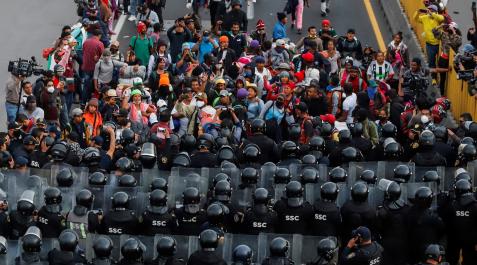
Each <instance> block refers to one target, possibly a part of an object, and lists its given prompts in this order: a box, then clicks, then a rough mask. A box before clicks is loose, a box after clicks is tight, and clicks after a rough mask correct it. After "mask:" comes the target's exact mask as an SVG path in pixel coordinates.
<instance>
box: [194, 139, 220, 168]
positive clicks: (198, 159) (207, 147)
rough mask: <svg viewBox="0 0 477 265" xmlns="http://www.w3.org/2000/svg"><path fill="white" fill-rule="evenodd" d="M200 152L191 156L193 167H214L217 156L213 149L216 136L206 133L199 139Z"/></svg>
mask: <svg viewBox="0 0 477 265" xmlns="http://www.w3.org/2000/svg"><path fill="white" fill-rule="evenodd" d="M197 147H198V152H196V153H195V154H193V155H192V156H191V157H190V160H191V164H190V166H191V167H197V168H200V167H214V166H215V164H216V163H217V157H216V155H215V154H214V153H212V150H213V148H214V137H213V136H212V135H210V134H208V133H204V134H202V135H201V136H199V138H198V139H197Z"/></svg>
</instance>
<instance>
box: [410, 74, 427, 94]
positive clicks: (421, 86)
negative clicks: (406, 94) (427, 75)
mask: <svg viewBox="0 0 477 265" xmlns="http://www.w3.org/2000/svg"><path fill="white" fill-rule="evenodd" d="M408 82H409V89H411V90H412V91H420V90H425V89H426V88H427V86H428V82H427V80H426V79H424V78H423V77H421V76H419V75H411V78H410V79H409V80H408Z"/></svg>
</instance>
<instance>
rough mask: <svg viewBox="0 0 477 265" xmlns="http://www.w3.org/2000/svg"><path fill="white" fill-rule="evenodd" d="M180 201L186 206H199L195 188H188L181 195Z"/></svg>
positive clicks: (198, 195) (198, 197) (198, 194)
mask: <svg viewBox="0 0 477 265" xmlns="http://www.w3.org/2000/svg"><path fill="white" fill-rule="evenodd" d="M182 200H183V203H184V205H188V204H199V203H200V193H199V190H198V189H197V188H196V187H188V188H186V189H185V190H184V192H183V193H182Z"/></svg>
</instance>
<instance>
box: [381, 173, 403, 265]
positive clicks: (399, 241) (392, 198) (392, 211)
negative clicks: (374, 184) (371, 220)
mask: <svg viewBox="0 0 477 265" xmlns="http://www.w3.org/2000/svg"><path fill="white" fill-rule="evenodd" d="M380 184H381V185H383V186H385V190H384V193H385V195H384V196H385V197H384V202H383V204H382V205H380V206H378V210H377V221H376V226H377V231H378V232H379V235H380V236H381V238H382V241H381V242H382V245H383V247H384V249H385V250H386V251H384V254H383V262H384V263H385V264H389V265H399V264H407V261H408V256H409V254H408V244H409V241H408V237H407V229H408V228H407V223H406V215H407V213H408V211H409V206H408V205H407V204H406V202H404V201H403V200H401V199H400V197H401V186H399V184H398V183H397V182H395V181H389V180H386V179H382V180H380Z"/></svg>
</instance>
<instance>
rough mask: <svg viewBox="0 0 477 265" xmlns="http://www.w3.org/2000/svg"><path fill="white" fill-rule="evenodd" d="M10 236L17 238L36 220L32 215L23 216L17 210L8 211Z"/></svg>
mask: <svg viewBox="0 0 477 265" xmlns="http://www.w3.org/2000/svg"><path fill="white" fill-rule="evenodd" d="M9 219H10V227H11V231H10V238H11V239H18V238H19V237H21V236H23V235H24V234H25V232H26V231H27V229H28V227H30V226H33V225H36V221H35V220H34V218H33V216H32V215H30V216H24V215H22V214H21V213H20V212H19V211H17V210H14V211H11V212H10V216H9Z"/></svg>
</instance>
